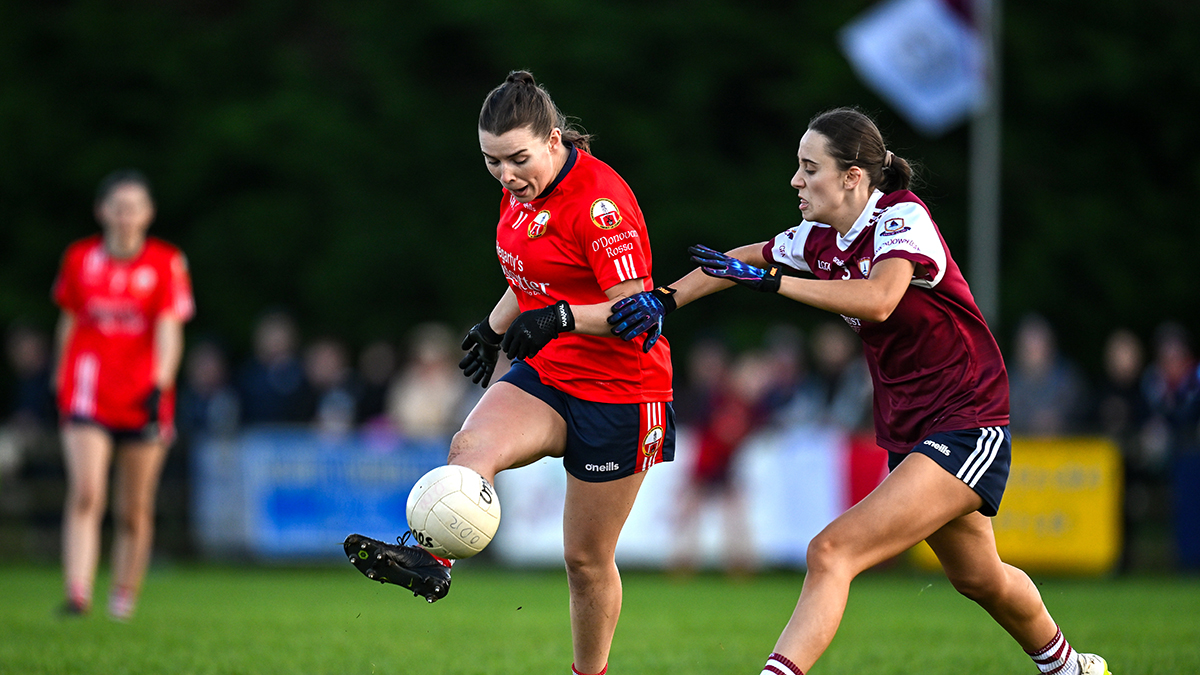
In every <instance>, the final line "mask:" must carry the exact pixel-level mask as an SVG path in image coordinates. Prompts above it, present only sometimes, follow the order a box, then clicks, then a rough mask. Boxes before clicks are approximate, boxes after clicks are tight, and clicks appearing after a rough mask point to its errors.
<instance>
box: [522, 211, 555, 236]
mask: <svg viewBox="0 0 1200 675" xmlns="http://www.w3.org/2000/svg"><path fill="white" fill-rule="evenodd" d="M549 222H550V212H549V211H538V214H537V215H536V216H534V217H533V220H532V221H530V223H529V229H528V230H527V232H528V234H529V238H530V239H537V238H538V237H540V236H542V235H543V234H546V224H547V223H549Z"/></svg>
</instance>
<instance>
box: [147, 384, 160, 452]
mask: <svg viewBox="0 0 1200 675" xmlns="http://www.w3.org/2000/svg"><path fill="white" fill-rule="evenodd" d="M161 403H162V390H161V389H159V388H158V387H155V388H153V389H151V390H150V393H149V394H147V395H146V400H145V401H143V402H142V408H143V409H144V410H145V411H146V426H144V427H142V436H143V437H144V438H145V439H146V440H148V441H156V440H158V439H159V436H161V435H162V434H161V428H160V426H159V416H158V408H159V406H160V405H161Z"/></svg>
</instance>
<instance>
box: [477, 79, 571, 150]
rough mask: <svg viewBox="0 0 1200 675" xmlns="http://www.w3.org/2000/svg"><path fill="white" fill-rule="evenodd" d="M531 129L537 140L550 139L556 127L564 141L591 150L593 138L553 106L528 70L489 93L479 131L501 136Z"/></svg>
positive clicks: (485, 100)
mask: <svg viewBox="0 0 1200 675" xmlns="http://www.w3.org/2000/svg"><path fill="white" fill-rule="evenodd" d="M524 127H529V130H530V132H532V133H533V135H534V136H536V137H537V138H548V137H549V136H550V132H551V131H554V129H555V128H556V127H557V128H559V129H562V135H563V140H564V141H567V142H568V143H573V144H574V145H575V146H576V147H578V148H580V149H581V150H590V149H591V140H592V137H591V136H590V135H589V134H587V133H585V132H584V131H583V130H582V129H580V128H579V127H578V126H576V125H574V124H572V123H571V121H570V120H569V119H568V118H567V116H566V115H563V114H562V111H560V110H559V109H558V106H556V105H554V100H553V99H551V98H550V93H549V92H547V91H546V88H545V87H543V86H541V85H539V84H538V83H537V82H536V81H535V80H534V79H533V74H532V73H530V72H529V71H527V70H514V71H513V72H511V73H509V74H508V77H507V78H505V79H504V83H503V84H501V85H500V86H498V87H496V88H495V89H493V90H492V91H491V92H489V93H488V95H487V98H486V99H484V101H483V108H482V109H480V111H479V129H480V130H481V131H486V132H488V133H489V134H492V135H493V136H499V135H501V134H504V133H506V132H508V131H512V130H513V129H521V128H524Z"/></svg>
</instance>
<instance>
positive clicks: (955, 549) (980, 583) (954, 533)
mask: <svg viewBox="0 0 1200 675" xmlns="http://www.w3.org/2000/svg"><path fill="white" fill-rule="evenodd" d="M926 541H927V542H929V546H930V547H931V548H933V552H934V553H936V554H937V556H938V560H940V561H941V563H942V569H944V570H945V571H946V577H947V578H949V579H950V583H951V584H953V585H954V588H955V589H956V590H958V592H959V593H962V594H963V595H965V596H966V597H968V598H970V599H972V600H974V601H975V602H977V603H979V606H981V607H983V608H984V609H985V610H986V611H987V613H988V614H991V615H992V618H994V619H995V620H996V623H999V624H1000V626H1001V627H1002V628H1004V630H1006V631H1008V633H1009V635H1012V636H1013V639H1015V640H1016V641H1017V643H1018V644H1020V645H1021V648H1022V649H1024V650H1025V651H1027V652H1031V651H1035V650H1037V649H1039V648H1041V647H1042V646H1043V645H1045V644H1046V643H1047V642H1048V641H1049V640H1050V639H1051V638H1052V637H1054V634H1055V632H1057V630H1058V627H1057V625H1056V624H1055V623H1054V619H1052V618H1051V617H1050V612H1049V611H1047V609H1046V605H1045V604H1044V603H1043V602H1042V596H1041V594H1040V593H1038V590H1037V586H1035V585H1034V583H1033V581H1032V580H1031V579H1030V578H1029V576H1028V575H1026V574H1025V572H1023V571H1021V570H1020V569H1018V568H1016V567H1013V566H1012V565H1009V564H1006V563H1004V562H1002V561H1001V560H1000V555H999V554H998V553H997V552H996V535H995V533H994V532H993V531H992V521H991V519H990V518H988V517H986V516H984V515H983V514H981V513H978V512H975V513H968V514H967V515H965V516H962V517H960V518H956V519H954V520H953V521H951V522H949V523H947V524H946V525H945V526H944V527H942V528H941V529H939V530H938V531H937V532H934V533H933V534H931V535H930V536H929V537H927V538H926Z"/></svg>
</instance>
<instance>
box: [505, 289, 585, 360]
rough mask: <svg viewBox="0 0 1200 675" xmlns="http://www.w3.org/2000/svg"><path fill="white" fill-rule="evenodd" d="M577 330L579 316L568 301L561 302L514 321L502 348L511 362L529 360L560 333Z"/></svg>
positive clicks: (527, 313) (523, 313) (533, 311)
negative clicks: (576, 322) (576, 324)
mask: <svg viewBox="0 0 1200 675" xmlns="http://www.w3.org/2000/svg"><path fill="white" fill-rule="evenodd" d="M573 330H575V315H574V314H572V313H571V306H570V305H568V304H567V301H566V300H559V301H558V302H557V303H555V304H554V305H552V306H550V307H542V308H541V309H531V310H528V311H525V312H521V313H520V314H518V315H517V318H516V319H514V320H513V322H512V324H511V325H510V326H509V327H508V330H506V331H504V339H503V340H502V341H501V342H500V348H501V349H503V350H504V355H505V356H507V357H508V358H510V359H525V358H529V357H530V356H533V355H534V354H536V353H538V352H539V351H541V350H542V347H545V346H546V345H548V344H550V341H551V340H553V339H554V338H556V337H558V334H559V333H562V332H567V333H569V332H571V331H573Z"/></svg>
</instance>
